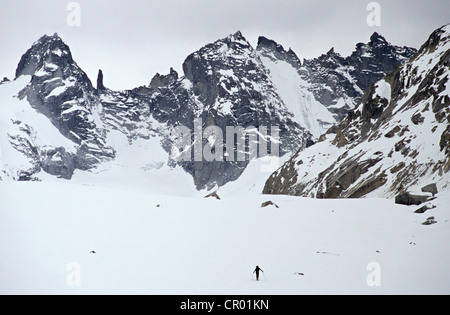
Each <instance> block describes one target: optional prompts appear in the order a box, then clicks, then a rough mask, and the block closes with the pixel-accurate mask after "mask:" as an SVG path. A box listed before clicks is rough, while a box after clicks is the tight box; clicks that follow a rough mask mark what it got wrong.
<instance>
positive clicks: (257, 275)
mask: <svg viewBox="0 0 450 315" xmlns="http://www.w3.org/2000/svg"><path fill="white" fill-rule="evenodd" d="M260 271H262V272H264V271H263V270H262V269H261V268H259V266H256V268H255V270H254V271H253V273H255V272H256V281H258V280H259V272H260Z"/></svg>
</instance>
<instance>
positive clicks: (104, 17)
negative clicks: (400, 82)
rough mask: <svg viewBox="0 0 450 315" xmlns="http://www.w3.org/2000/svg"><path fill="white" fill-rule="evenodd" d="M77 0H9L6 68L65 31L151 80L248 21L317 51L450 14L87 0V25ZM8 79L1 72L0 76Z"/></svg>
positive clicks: (75, 44)
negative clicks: (74, 6) (75, 13)
mask: <svg viewBox="0 0 450 315" xmlns="http://www.w3.org/2000/svg"><path fill="white" fill-rule="evenodd" d="M70 2H72V1H71V0H10V1H6V0H0V39H1V43H2V49H0V77H4V76H7V77H9V78H12V77H13V76H14V71H15V68H16V66H17V63H18V62H19V59H20V57H21V55H22V54H23V53H24V52H25V51H26V50H27V49H28V48H29V47H30V46H31V45H32V43H33V42H34V41H36V40H37V39H38V38H39V37H41V36H42V35H43V34H49V35H50V34H53V33H54V32H57V33H58V34H59V35H60V36H61V37H62V39H63V40H64V41H65V42H66V44H68V45H69V46H70V48H71V51H72V55H73V57H74V59H75V61H76V62H77V63H78V65H79V66H80V67H81V68H83V70H85V71H86V73H87V74H88V76H89V77H90V79H91V80H92V81H93V82H95V80H96V74H97V71H98V69H99V68H101V69H102V70H103V73H104V83H105V85H106V86H107V87H110V88H112V89H127V88H132V87H136V86H139V85H145V84H148V83H149V82H150V79H151V78H152V76H153V75H154V74H155V73H156V72H160V73H168V71H169V68H170V67H173V68H174V69H175V70H177V71H179V72H180V74H181V65H182V63H183V61H184V59H185V58H186V57H187V55H188V54H190V53H191V52H193V51H195V50H197V49H198V48H200V47H202V46H204V45H205V44H207V43H209V42H213V41H215V40H217V39H219V38H223V37H225V36H227V35H229V34H231V33H234V32H236V31H238V30H240V31H241V32H242V33H243V35H244V36H245V37H246V38H247V39H248V40H249V41H250V43H252V45H254V46H255V45H256V41H257V38H258V36H259V35H263V36H266V37H268V38H271V39H274V40H275V41H277V42H278V43H280V44H282V45H283V46H284V47H285V48H289V47H291V48H292V49H293V50H294V51H295V52H296V53H297V55H298V56H299V57H300V58H313V57H317V56H319V55H320V54H322V53H325V52H327V51H328V50H329V49H330V48H331V47H335V51H336V52H339V53H340V54H341V55H343V56H347V55H349V54H350V53H351V51H352V50H353V49H354V47H355V44H356V43H357V42H367V41H368V40H369V37H370V35H371V34H372V33H373V32H374V31H376V32H378V33H380V34H382V35H383V36H384V37H386V39H387V40H388V41H389V42H392V43H394V44H396V45H401V46H403V45H407V46H413V47H416V48H419V46H420V45H421V44H422V43H423V42H424V41H425V40H426V39H427V38H428V36H429V34H430V33H431V32H432V31H433V30H434V29H436V28H438V27H440V26H442V25H444V24H447V23H450V1H448V0H429V1H423V0H422V1H416V0H379V1H376V2H378V3H379V4H380V7H381V26H375V27H370V26H368V25H367V23H366V19H367V16H368V14H369V13H370V11H367V9H366V8H367V4H368V3H369V2H371V1H369V0H367V1H366V0H340V1H335V0H316V1H300V0H147V1H145V0H127V1H111V0H110V1H107V0H78V1H74V2H77V3H78V4H79V5H80V8H81V15H80V18H81V20H80V21H81V25H80V26H72V27H71V26H69V25H68V24H67V22H66V19H67V16H68V15H69V14H70V11H68V10H67V4H68V3H70ZM0 79H1V78H0Z"/></svg>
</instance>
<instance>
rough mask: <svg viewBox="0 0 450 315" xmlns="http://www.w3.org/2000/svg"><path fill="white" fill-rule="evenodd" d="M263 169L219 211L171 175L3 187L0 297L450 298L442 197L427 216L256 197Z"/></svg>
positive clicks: (246, 178) (369, 202) (183, 178)
mask: <svg viewBox="0 0 450 315" xmlns="http://www.w3.org/2000/svg"><path fill="white" fill-rule="evenodd" d="M261 164H262V162H261V160H256V161H253V162H252V163H251V164H250V165H249V167H248V168H247V169H246V170H245V172H244V174H243V175H242V176H241V177H240V178H239V179H238V180H237V181H236V182H232V183H229V184H228V185H226V186H224V187H222V188H220V189H219V190H218V191H217V193H218V195H219V196H220V198H221V199H220V200H217V199H216V198H204V196H205V195H206V194H207V192H205V191H200V192H199V191H196V190H195V188H194V185H192V183H190V182H189V180H188V177H189V175H187V174H186V173H184V171H182V170H177V169H175V170H168V169H164V168H161V169H158V170H157V171H156V170H154V169H150V170H149V169H146V170H142V169H138V168H136V169H134V170H131V171H127V168H120V167H115V168H114V167H112V168H110V169H109V170H104V172H101V173H99V174H93V173H85V172H80V171H77V172H76V173H75V176H74V178H73V179H72V180H71V181H70V182H68V181H65V180H61V179H55V178H54V177H51V176H49V175H48V178H45V181H43V182H14V181H0V239H1V246H0V257H2V259H1V260H0V279H1V281H0V293H1V294H156V295H158V294H193V295H202V294H212V295H219V294H233V295H241V294H250V295H263V294H264V295H265V294H275V295H278V294H288V295H297V294H449V293H450V281H449V280H450V252H449V251H448V244H449V240H450V228H449V224H450V223H449V222H448V220H449V219H450V208H449V207H448V204H449V203H450V194H449V193H448V191H447V192H446V193H443V194H438V196H437V199H435V200H434V201H432V204H433V205H435V206H436V208H435V209H432V210H428V211H427V212H426V213H423V214H415V213H413V212H414V210H416V208H417V207H414V206H412V207H408V206H401V205H396V204H395V203H394V201H393V200H392V199H378V198H367V199H358V200H356V199H355V200H318V199H308V198H300V197H292V196H273V195H270V196H269V195H262V194H261V193H260V192H261V191H262V188H263V185H264V181H265V179H266V177H267V175H268V174H267V173H263V172H261ZM148 172H153V173H152V176H148V175H150V174H149V173H148ZM144 173H145V175H146V176H144ZM125 175H127V176H125ZM115 176H116V177H115ZM120 178H122V179H123V180H122V181H120V180H117V179H120ZM149 178H150V179H149ZM190 180H191V181H192V179H190ZM169 188H170V189H169ZM267 200H272V201H273V202H274V203H276V204H277V205H278V206H279V208H276V207H275V206H268V207H264V208H262V207H261V203H262V202H264V201H267ZM429 216H434V217H435V220H436V221H437V223H436V224H433V225H429V226H425V225H422V224H421V223H422V222H423V221H425V220H426V218H427V217H429ZM91 251H95V253H91ZM256 265H259V266H260V267H261V268H262V269H263V270H264V274H263V275H262V276H261V279H260V281H258V282H257V281H255V280H254V276H253V275H252V272H253V269H254V268H255V266H256ZM373 266H375V267H376V268H375V269H372V268H373ZM298 273H302V274H303V275H300V274H298ZM374 277H375V278H374ZM373 279H376V280H378V281H379V282H375V283H378V284H379V285H375V286H371V285H370V284H374V282H373Z"/></svg>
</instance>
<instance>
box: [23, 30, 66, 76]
mask: <svg viewBox="0 0 450 315" xmlns="http://www.w3.org/2000/svg"><path fill="white" fill-rule="evenodd" d="M72 62H73V59H72V54H71V52H70V49H69V46H67V45H66V44H65V43H64V42H63V40H62V39H61V38H60V37H59V36H58V34H57V33H55V34H54V35H53V36H48V35H44V36H42V37H41V38H39V39H38V40H37V41H36V42H35V43H34V44H33V45H32V46H31V48H30V49H28V50H27V52H26V53H25V54H24V55H23V56H22V58H21V59H20V61H19V64H18V66H17V69H16V78H18V77H19V76H21V75H33V74H34V73H35V72H37V71H39V70H40V69H44V68H52V67H53V68H55V67H58V66H62V65H64V64H67V63H72Z"/></svg>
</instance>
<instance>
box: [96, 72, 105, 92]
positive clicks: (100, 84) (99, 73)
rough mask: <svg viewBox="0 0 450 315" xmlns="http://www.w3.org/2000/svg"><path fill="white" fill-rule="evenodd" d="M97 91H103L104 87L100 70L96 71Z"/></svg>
mask: <svg viewBox="0 0 450 315" xmlns="http://www.w3.org/2000/svg"><path fill="white" fill-rule="evenodd" d="M97 90H105V86H104V85H103V72H102V70H98V75H97Z"/></svg>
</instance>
